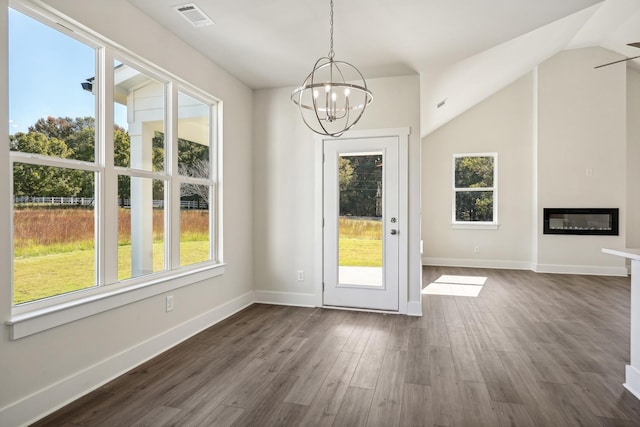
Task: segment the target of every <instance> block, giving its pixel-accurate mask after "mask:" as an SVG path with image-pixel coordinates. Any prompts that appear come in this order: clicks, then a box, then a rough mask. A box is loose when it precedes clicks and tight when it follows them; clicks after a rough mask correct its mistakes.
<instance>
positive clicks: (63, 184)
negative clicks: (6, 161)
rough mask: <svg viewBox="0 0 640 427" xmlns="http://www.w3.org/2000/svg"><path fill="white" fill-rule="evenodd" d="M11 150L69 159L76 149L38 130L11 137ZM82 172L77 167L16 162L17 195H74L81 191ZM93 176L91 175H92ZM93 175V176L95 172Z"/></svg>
mask: <svg viewBox="0 0 640 427" xmlns="http://www.w3.org/2000/svg"><path fill="white" fill-rule="evenodd" d="M10 144H11V149H12V150H14V151H21V152H23V153H34V154H43V155H46V156H52V157H60V158H68V157H70V156H71V155H72V154H73V150H70V149H69V147H67V145H66V144H65V143H64V141H61V140H59V139H57V138H52V139H49V138H47V136H46V135H44V134H42V133H37V132H29V133H17V134H16V135H13V136H12V137H11V138H10ZM78 172H79V171H75V170H73V169H64V168H57V167H52V166H41V165H33V164H27V163H19V162H16V163H14V167H13V192H14V195H15V196H44V197H73V196H77V195H78V194H79V193H80V190H81V185H80V182H79V180H78V178H79V173H78ZM90 175H91V174H90ZM91 176H92V175H91Z"/></svg>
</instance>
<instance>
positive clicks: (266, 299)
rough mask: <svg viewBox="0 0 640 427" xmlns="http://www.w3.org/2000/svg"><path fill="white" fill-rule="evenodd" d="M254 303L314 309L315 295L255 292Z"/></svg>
mask: <svg viewBox="0 0 640 427" xmlns="http://www.w3.org/2000/svg"><path fill="white" fill-rule="evenodd" d="M254 296H255V302H256V303H262V304H274V305H293V306H296V307H315V306H316V303H315V299H316V295H315V294H302V293H294V292H275V291H255V292H254Z"/></svg>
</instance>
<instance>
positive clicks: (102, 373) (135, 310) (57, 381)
mask: <svg viewBox="0 0 640 427" xmlns="http://www.w3.org/2000/svg"><path fill="white" fill-rule="evenodd" d="M47 3H48V4H50V5H53V6H54V7H56V8H57V9H59V10H61V11H62V12H63V13H64V14H66V15H67V16H69V17H71V18H72V19H74V20H76V21H78V22H80V23H82V24H84V25H86V26H87V27H89V28H90V29H92V30H94V31H96V32H98V33H101V34H103V35H104V36H106V37H107V38H109V39H111V40H113V41H114V42H116V43H119V44H121V45H122V46H124V47H125V48H128V49H129V50H131V51H133V52H134V53H136V54H138V55H140V56H142V57H144V58H146V59H147V60H149V61H150V62H153V63H155V64H156V65H158V66H160V67H162V68H164V69H166V70H167V71H169V72H171V73H173V74H175V75H177V76H178V77H181V78H183V79H184V80H186V81H188V82H190V83H192V84H194V85H195V86H198V87H200V88H202V89H203V90H205V91H207V92H209V93H211V94H213V95H215V96H216V97H218V98H219V99H221V100H222V101H223V104H224V123H223V126H224V236H225V241H224V242H225V243H224V257H225V261H226V263H227V264H228V265H227V267H226V273H225V274H224V275H223V276H220V277H217V278H215V279H211V280H208V281H206V282H201V283H197V284H194V285H191V286H188V287H184V288H181V289H178V290H175V291H173V292H172V293H173V295H174V299H175V309H174V311H172V312H170V313H166V312H165V310H164V295H159V296H157V297H153V298H149V299H146V300H143V301H140V302H137V303H134V304H130V305H127V306H124V307H120V308H118V309H116V310H112V311H109V312H104V313H101V314H98V315H95V316H92V317H89V318H86V319H84V320H80V321H77V322H74V323H69V324H66V325H64V326H60V327H57V328H54V329H51V330H48V331H44V332H41V333H38V334H35V335H31V336H28V337H26V338H22V339H20V340H17V341H11V340H9V334H8V328H7V327H4V328H2V332H1V334H0V361H1V363H0V384H1V385H0V425H7V426H8V425H17V424H21V423H24V422H27V421H28V420H29V419H32V418H33V417H36V416H39V415H41V414H42V413H43V412H44V411H47V410H51V409H54V407H55V406H57V405H60V404H62V403H64V402H65V401H66V400H68V399H71V398H73V397H77V395H78V394H80V393H83V392H85V391H88V390H89V389H91V388H92V387H95V386H96V385H98V384H99V383H100V382H102V381H105V380H107V379H108V378H109V377H111V376H113V375H116V374H118V373H120V372H122V371H123V370H126V369H128V368H130V367H131V366H133V365H135V364H137V363H139V362H141V361H143V360H144V359H146V358H148V357H150V356H151V355H153V354H155V353H157V352H159V351H162V350H163V349H164V348H166V347H167V346H170V345H172V344H174V343H176V342H178V341H180V340H182V339H184V338H186V337H187V336H188V334H191V333H194V332H195V331H196V330H197V329H198V328H203V327H206V326H207V323H208V322H210V321H212V319H213V317H215V316H214V314H217V313H220V312H224V311H225V310H227V311H228V310H233V309H234V308H237V307H239V305H241V304H242V303H244V302H245V301H250V300H251V298H252V294H251V292H252V286H253V259H252V256H253V251H252V238H253V229H252V227H253V218H252V215H253V205H252V179H253V178H252V175H253V174H252V169H251V157H252V120H253V119H252V114H253V108H252V102H253V95H252V91H251V90H250V89H248V88H247V87H245V86H244V85H243V84H241V83H240V82H239V81H238V80H236V79H235V78H233V77H232V76H230V75H229V74H227V73H226V72H225V71H223V70H222V69H220V68H219V67H217V66H216V65H215V64H213V63H212V62H210V61H209V60H207V59H205V58H204V57H203V56H202V55H200V54H199V53H197V52H196V51H195V50H193V49H192V48H191V47H189V46H188V45H186V44H185V43H183V42H181V41H180V40H179V39H177V38H176V37H175V36H173V35H172V34H171V33H169V32H168V31H167V30H165V29H164V28H162V27H161V26H159V25H158V24H156V23H155V22H153V21H152V20H151V19H149V18H148V17H147V16H145V15H144V14H142V13H141V12H140V11H139V10H137V9H135V8H134V7H133V6H131V5H130V4H129V3H128V2H126V1H125V0H111V1H108V2H105V1H100V0H88V1H83V2H77V1H70V0H50V1H47ZM6 8H7V0H0V28H1V29H2V31H1V32H0V58H3V60H1V61H0V100H1V101H0V135H8V129H7V123H8V112H7V101H6V100H7V96H8V95H7V93H8V88H7V83H6V82H7V78H6V77H7V76H6V73H7V62H6V60H4V58H6V45H7V34H6V30H5V29H6V28H7V25H6V24H7V16H6ZM2 138H3V139H4V138H6V137H2ZM4 140H5V141H6V139H4ZM7 146H8V145H7V144H6V142H5V143H3V144H2V147H3V148H2V149H1V150H0V165H4V166H2V167H0V183H2V185H0V199H2V200H7V197H8V194H9V192H8V182H9V172H8V170H9V169H8V167H6V165H8V162H9V160H8V149H7ZM1 206H2V207H1V208H0V245H1V246H0V253H1V254H2V255H1V256H0V272H2V273H1V274H2V276H1V277H0V318H1V319H4V320H6V319H9V318H10V315H11V306H10V304H11V297H10V288H9V286H10V285H9V284H10V277H9V273H8V272H9V271H10V265H11V264H10V263H11V259H10V256H9V251H10V244H11V243H10V239H9V236H10V234H9V233H10V230H9V227H10V223H11V221H10V216H9V210H8V204H6V203H2V204H1ZM247 296H248V297H247ZM225 304H226V305H225Z"/></svg>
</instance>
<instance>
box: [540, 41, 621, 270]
mask: <svg viewBox="0 0 640 427" xmlns="http://www.w3.org/2000/svg"><path fill="white" fill-rule="evenodd" d="M615 58H617V56H616V54H614V53H612V52H610V51H607V50H605V49H601V48H584V49H574V50H569V51H564V52H561V53H560V54H558V55H556V56H554V57H553V58H551V59H549V60H548V61H546V62H544V63H543V64H541V65H540V67H539V76H538V77H539V79H538V80H539V92H538V208H539V209H540V211H542V209H543V208H619V209H620V235H619V236H567V235H544V234H542V218H541V217H540V218H539V220H538V224H537V228H538V233H537V235H538V265H537V266H535V268H536V270H538V271H549V272H555V271H571V270H572V268H574V267H575V269H576V271H577V272H607V270H608V269H609V268H611V270H610V272H611V273H616V272H617V271H616V269H619V268H620V267H621V266H622V265H624V260H622V259H619V258H616V257H612V256H609V255H605V254H603V253H602V251H601V249H602V248H603V247H624V244H625V243H624V240H625V238H624V236H625V219H626V217H625V199H626V188H625V182H626V172H625V171H626V160H625V154H626V129H627V127H626V114H627V113H626V109H627V105H626V67H625V66H624V65H622V66H620V67H614V66H610V67H605V68H600V69H597V70H596V69H594V68H593V67H594V66H595V65H598V64H603V63H606V62H608V61H611V60H615ZM587 169H591V170H592V172H593V174H592V175H591V176H587V174H586V170H587Z"/></svg>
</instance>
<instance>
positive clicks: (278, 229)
mask: <svg viewBox="0 0 640 427" xmlns="http://www.w3.org/2000/svg"><path fill="white" fill-rule="evenodd" d="M367 84H368V85H369V87H370V88H371V90H372V92H373V95H374V101H373V103H372V104H371V106H370V107H368V108H367V111H366V112H365V115H364V116H363V118H362V120H361V121H360V122H359V123H358V125H357V126H356V127H355V128H354V129H384V128H398V127H407V126H409V127H411V135H410V140H409V157H410V164H409V175H410V178H409V187H410V188H409V194H410V197H409V200H410V208H409V209H410V213H409V217H410V224H409V230H410V241H409V246H410V259H409V261H408V262H409V265H410V267H409V272H410V273H409V274H410V278H409V280H410V283H412V286H411V290H410V296H409V297H410V301H417V302H419V301H420V286H419V283H420V276H421V272H420V255H419V251H420V249H419V244H420V243H419V242H420V231H419V227H420V223H419V206H420V205H419V204H420V193H419V185H420V179H419V176H420V163H419V159H420V145H419V135H420V131H419V123H420V107H419V92H420V88H419V78H418V76H408V77H395V78H383V79H370V80H367ZM293 89H294V88H281V89H266V90H259V91H256V92H255V99H254V108H255V110H254V118H255V121H254V126H255V127H254V133H255V151H254V157H253V168H254V192H255V199H254V203H255V204H254V221H255V222H254V228H255V245H254V259H255V264H254V266H255V278H256V291H257V293H258V294H260V295H261V296H262V299H264V300H268V301H279V302H289V303H298V304H305V303H306V304H309V305H312V304H313V303H314V301H316V299H315V297H316V296H317V295H316V294H315V292H316V288H315V283H314V277H316V273H317V272H316V271H315V269H316V266H315V251H316V248H315V241H314V216H315V214H316V211H317V209H320V207H318V206H315V200H314V197H315V194H316V193H315V192H316V188H317V186H318V185H321V184H322V183H319V182H316V181H315V175H314V173H315V172H314V171H315V167H316V164H315V162H316V160H317V159H316V158H315V146H314V143H316V142H317V140H316V137H315V136H314V135H315V134H313V133H312V132H311V131H310V130H308V129H307V128H306V127H305V126H304V124H303V123H302V120H301V118H300V115H299V114H300V113H299V112H298V110H297V108H296V106H295V105H294V104H293V103H292V102H291V101H290V98H289V97H290V94H291V91H292V90H293ZM297 270H304V271H305V281H304V282H297V281H296V271H297Z"/></svg>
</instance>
